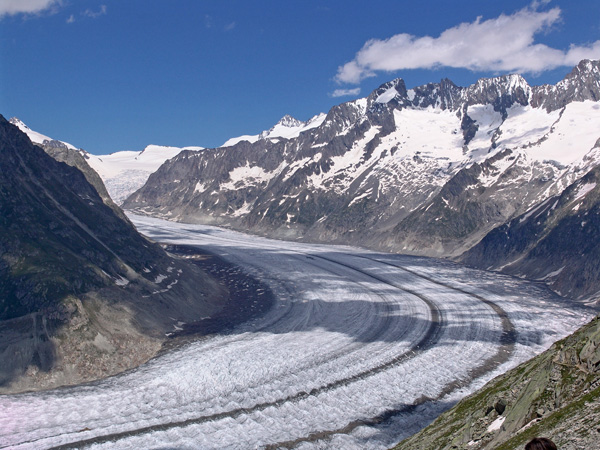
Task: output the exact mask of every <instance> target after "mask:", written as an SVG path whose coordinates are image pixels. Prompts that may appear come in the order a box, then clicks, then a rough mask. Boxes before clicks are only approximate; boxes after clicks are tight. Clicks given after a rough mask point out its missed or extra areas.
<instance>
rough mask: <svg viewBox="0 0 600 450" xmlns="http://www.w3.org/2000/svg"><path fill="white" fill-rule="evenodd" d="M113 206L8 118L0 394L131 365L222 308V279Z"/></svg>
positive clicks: (3, 140) (2, 188)
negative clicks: (150, 236) (175, 254)
mask: <svg viewBox="0 0 600 450" xmlns="http://www.w3.org/2000/svg"><path fill="white" fill-rule="evenodd" d="M58 149H59V150H61V151H62V148H58ZM88 175H89V174H88ZM107 203H109V202H108V201H107V199H106V198H105V199H104V200H103V198H102V197H101V196H100V195H99V193H98V191H97V190H96V189H95V188H94V187H93V186H92V185H91V184H90V183H89V182H88V181H87V179H86V176H84V174H83V173H82V172H81V171H80V170H78V169H77V168H75V167H72V166H69V165H67V164H65V163H62V162H59V161H57V160H55V159H53V158H52V157H50V156H49V155H48V154H46V153H45V152H44V150H42V149H41V148H39V147H37V146H35V145H33V144H32V143H31V142H30V141H29V139H28V138H27V136H26V135H25V134H23V133H22V132H21V131H20V130H19V129H18V128H17V127H15V126H13V125H11V124H9V123H8V122H7V121H6V120H5V119H4V118H2V117H1V116H0V337H1V338H0V392H10V391H19V390H26V389H39V388H44V387H52V386H57V385H61V384H71V383H76V382H81V381H85V380H90V379H95V378H100V377H103V376H107V375H110V374H113V373H116V372H119V371H122V370H125V369H127V368H130V367H133V366H135V365H137V364H139V363H141V362H143V361H145V360H147V359H148V358H150V357H151V356H153V355H154V354H156V352H157V351H158V349H160V346H161V344H162V342H164V341H165V339H166V337H165V333H167V332H169V331H172V329H173V322H174V321H179V320H183V321H185V322H190V321H193V320H194V318H197V319H199V318H200V317H202V316H206V315H208V314H211V313H212V312H214V311H217V310H218V309H219V301H220V300H219V296H220V295H224V292H222V291H221V290H220V288H219V287H218V285H217V283H216V282H214V281H213V280H212V279H210V278H209V277H208V276H207V275H205V274H204V273H202V272H200V271H199V270H198V269H197V268H196V267H194V266H191V265H189V264H187V263H184V262H182V261H179V260H176V259H174V258H172V257H170V256H169V255H167V254H166V253H165V252H164V251H163V250H162V249H161V248H160V247H159V246H158V245H157V244H155V243H152V242H149V241H148V240H147V239H145V238H144V237H142V236H141V235H140V234H138V233H137V231H136V230H135V229H134V227H133V226H132V225H131V224H130V223H129V222H128V221H126V220H123V217H122V213H121V214H117V213H116V212H115V209H114V208H115V207H114V205H111V206H109V205H107ZM199 286H200V287H199ZM175 323H176V322H175Z"/></svg>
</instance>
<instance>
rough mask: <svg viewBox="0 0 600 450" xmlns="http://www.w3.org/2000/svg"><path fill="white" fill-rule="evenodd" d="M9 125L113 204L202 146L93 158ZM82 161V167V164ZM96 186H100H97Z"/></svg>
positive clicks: (15, 122) (23, 126)
mask: <svg viewBox="0 0 600 450" xmlns="http://www.w3.org/2000/svg"><path fill="white" fill-rule="evenodd" d="M9 122H10V123H12V124H13V125H16V126H17V127H18V128H19V129H20V130H21V131H22V132H23V133H25V134H26V135H27V136H28V137H29V139H30V140H31V142H33V143H34V144H37V145H39V146H41V147H42V148H43V149H44V150H46V152H47V153H49V154H50V155H51V156H52V157H54V158H55V159H58V160H59V161H64V162H66V163H67V164H69V165H72V166H75V167H77V168H78V169H79V170H82V171H83V172H84V174H85V175H86V178H87V179H88V181H89V182H90V183H91V184H92V185H93V186H94V187H96V188H97V190H98V192H99V193H100V195H101V197H102V198H103V199H104V198H107V197H108V196H109V195H110V198H111V200H114V202H116V203H117V204H119V203H121V202H122V201H123V200H124V199H125V198H127V197H128V196H129V195H130V194H131V193H132V192H134V191H136V190H137V189H139V188H140V187H142V186H143V185H144V183H145V182H146V180H147V179H148V176H149V175H150V174H151V173H152V172H154V171H156V169H158V168H159V167H160V165H161V164H162V163H164V162H165V161H166V160H168V159H169V158H172V157H173V156H175V155H177V154H178V153H179V152H181V151H182V150H191V151H195V150H201V149H202V147H184V148H179V147H165V146H161V145H148V146H147V147H146V148H145V149H144V150H142V151H120V152H114V153H111V154H110V155H93V154H91V153H88V152H86V151H85V150H83V149H77V148H76V147H74V146H73V145H71V144H69V143H67V142H63V141H58V140H55V139H52V138H50V137H48V136H46V135H44V134H41V133H38V132H37V131H34V130H32V129H31V128H29V127H28V126H27V125H26V124H25V123H23V121H22V120H20V119H18V118H16V117H13V118H12V119H10V120H9ZM78 155H79V156H78ZM84 161H85V164H83V162H84ZM90 168H91V169H90ZM98 180H102V182H103V183H98ZM100 184H102V187H99V185H100ZM105 186H106V187H105Z"/></svg>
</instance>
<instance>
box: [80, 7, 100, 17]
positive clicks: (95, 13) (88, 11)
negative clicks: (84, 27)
mask: <svg viewBox="0 0 600 450" xmlns="http://www.w3.org/2000/svg"><path fill="white" fill-rule="evenodd" d="M81 14H82V15H83V16H85V17H89V18H91V19H97V18H98V17H100V16H104V15H106V5H100V9H99V10H98V11H94V10H92V9H86V10H85V11H84V12H82V13H81Z"/></svg>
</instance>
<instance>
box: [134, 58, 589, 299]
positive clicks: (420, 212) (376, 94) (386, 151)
mask: <svg viewBox="0 0 600 450" xmlns="http://www.w3.org/2000/svg"><path fill="white" fill-rule="evenodd" d="M599 99H600V63H599V62H598V61H589V60H584V61H582V62H581V63H580V64H578V65H577V66H576V67H574V68H573V70H572V71H571V72H570V73H569V74H568V75H567V76H566V77H565V78H564V79H563V80H562V81H560V82H558V83H557V84H556V85H542V86H530V85H529V84H528V83H527V82H526V81H525V79H523V78H522V77H521V76H519V75H505V76H499V77H495V78H488V79H481V80H479V81H478V82H476V83H475V84H473V85H471V86H468V87H459V86H457V85H455V84H454V83H452V81H450V80H448V79H443V80H442V81H441V82H440V83H429V84H427V85H424V86H419V87H416V88H413V89H407V88H406V86H405V84H404V81H403V80H401V79H396V80H393V81H391V82H389V83H386V84H384V85H382V86H380V87H379V88H378V89H376V90H375V91H373V92H372V93H371V94H370V95H369V96H368V97H366V98H361V99H358V100H354V101H351V102H347V103H343V104H341V105H337V106H334V107H333V108H332V109H331V110H330V111H329V112H328V113H327V114H326V115H325V116H324V117H323V116H322V115H319V116H315V117H316V118H315V119H312V120H311V121H309V122H308V123H307V124H302V123H299V122H297V121H296V122H294V121H292V120H291V118H286V121H287V122H288V123H290V122H291V125H292V128H293V129H294V130H303V131H299V132H296V133H290V135H289V137H284V134H283V133H279V135H278V136H276V137H273V136H271V135H269V134H268V133H267V134H265V135H263V136H262V137H261V135H259V136H258V138H257V137H256V136H254V137H252V138H251V139H246V140H244V139H236V140H233V141H231V142H229V143H228V145H227V146H224V147H220V148H216V149H205V150H201V151H181V152H180V153H178V154H177V155H176V156H175V157H173V158H172V159H170V160H169V161H167V162H166V163H165V164H163V165H162V166H161V167H160V168H159V169H158V170H157V171H156V172H154V173H153V174H152V175H150V177H149V178H148V180H147V182H146V184H145V185H144V186H143V187H142V188H140V189H139V190H138V191H137V192H135V193H133V194H132V195H131V196H130V197H129V198H127V199H126V200H125V202H124V203H123V206H124V208H125V209H129V210H132V211H135V212H137V213H142V214H150V215H155V216H159V217H163V218H168V219H170V220H178V221H189V222H202V223H210V224H217V225H221V226H226V227H231V228H234V229H238V230H244V231H249V232H253V233H257V234H261V235H268V236H271V237H277V238H284V239H301V240H307V241H313V242H334V243H353V244H359V245H362V246H365V247H369V248H374V249H379V250H385V251H393V252H400V253H407V254H418V255H426V256H436V257H452V258H458V259H461V260H462V261H464V262H467V263H469V264H472V265H476V266H479V267H484V268H493V269H496V270H504V271H506V272H509V273H513V274H517V275H521V276H525V277H531V278H535V279H540V280H544V281H546V282H548V283H550V284H551V285H552V284H556V288H557V289H558V290H560V289H562V291H561V292H562V293H564V294H569V295H572V296H584V295H588V294H589V293H590V289H592V288H591V287H588V288H582V287H581V285H580V284H577V283H571V284H569V285H568V286H567V285H565V284H564V281H561V274H564V275H566V274H567V272H564V271H563V272H560V271H559V269H560V268H561V266H558V267H556V264H555V263H558V261H555V263H552V264H540V261H542V259H540V258H541V257H540V258H538V260H537V262H536V263H535V264H534V263H532V264H529V265H528V264H526V262H525V261H526V259H523V258H525V256H524V255H517V254H516V253H515V254H513V253H510V255H512V256H514V257H515V258H516V257H517V256H518V257H520V258H521V259H520V260H522V261H523V262H522V263H520V264H519V265H515V264H512V265H505V263H506V262H508V261H505V259H506V258H505V259H502V261H504V263H502V264H500V263H499V261H500V259H499V260H498V261H494V262H490V261H489V255H490V254H489V252H488V253H487V256H488V258H487V259H486V257H485V256H484V255H486V252H485V251H484V250H478V249H474V248H473V247H475V246H477V245H482V246H485V245H488V246H489V242H490V239H492V237H490V238H488V239H487V240H484V238H485V237H486V236H487V235H488V234H489V233H491V232H492V231H494V230H495V229H496V228H497V227H500V226H503V225H506V226H508V224H509V223H510V222H511V221H512V220H514V219H517V218H518V220H523V221H525V219H526V218H528V217H532V214H533V213H532V211H535V210H536V208H539V207H540V205H542V204H545V203H544V202H547V201H549V199H552V198H558V197H560V196H561V195H562V194H563V193H565V192H566V190H568V189H570V191H574V190H576V189H577V187H576V186H577V185H574V183H577V182H578V180H580V179H582V177H584V176H585V175H586V174H588V173H589V172H590V171H591V170H593V169H594V167H596V166H597V165H598V162H599V161H600V153H599V151H600V150H599V147H600V141H599V138H600V127H599V126H598V123H600V103H599V102H598V100H599ZM286 121H284V122H286ZM309 124H310V125H309ZM280 125H281V124H280ZM590 176H591V175H590ZM589 186H591V185H588V187H589ZM578 193H579V194H581V196H580V197H579V198H580V199H584V198H585V199H587V200H586V202H587V203H586V205H588V203H590V206H589V207H591V203H594V201H593V200H592V197H593V196H594V195H595V194H594V193H595V191H594V190H593V189H587V188H586V190H585V192H583V191H578ZM550 206H552V205H550ZM586 207H588V206H586ZM571 211H572V210H571ZM563 213H564V214H563V216H564V215H565V214H566V215H568V214H569V213H568V211H567V210H563ZM580 213H583V210H581V212H580ZM523 218H525V219H523ZM558 223H559V222H557V221H555V220H553V221H550V222H548V223H547V227H546V228H545V231H544V233H546V234H547V233H549V231H550V229H554V228H555V226H556V225H557V224H558ZM594 223H595V222H594V221H587V222H586V224H587V225H586V226H587V227H588V228H587V230H590V233H591V232H592V227H593V224H594ZM497 233H498V232H497V231H496V234H495V236H496V238H495V242H496V243H497V245H503V244H500V243H499V239H501V238H500V237H499V236H500V235H498V234H497ZM527 239H533V241H532V242H529V243H528V244H527V245H525V246H524V247H523V248H522V249H521V251H526V252H527V254H531V256H533V253H531V252H532V251H533V248H534V247H536V246H537V245H538V243H539V244H541V243H542V240H543V239H542V237H541V236H538V235H536V236H535V237H534V236H529V237H528V238H527ZM480 242H481V244H480ZM574 247H577V244H576V243H575V244H574ZM479 248H481V247H479ZM471 249H473V250H472V251H471V252H470V253H469V254H468V255H464V256H461V255H463V254H464V253H465V252H466V251H468V250H471ZM540 252H541V249H540ZM542 253H543V252H541V253H540V254H542ZM586 255H588V254H586ZM589 257H590V258H593V257H594V256H593V255H592V254H589ZM492 258H493V257H492ZM534 265H535V266H536V269H535V270H533V268H532V267H533V266H534ZM590 276H591V274H590ZM567 284H568V283H567ZM561 286H562V287H561Z"/></svg>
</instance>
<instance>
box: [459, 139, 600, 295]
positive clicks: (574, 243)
mask: <svg viewBox="0 0 600 450" xmlns="http://www.w3.org/2000/svg"><path fill="white" fill-rule="evenodd" d="M599 144H600V142H599ZM599 243H600V166H596V167H595V168H593V169H592V170H591V171H590V172H588V173H587V174H586V175H584V176H583V177H581V178H579V179H578V180H577V181H576V182H574V183H573V184H571V185H570V186H568V187H567V188H566V189H565V190H564V191H563V192H562V193H561V194H560V195H556V196H552V197H550V198H548V199H547V200H546V201H544V202H542V203H540V204H538V205H536V206H535V207H533V208H532V209H530V210H529V211H527V212H526V213H525V214H523V215H520V216H518V217H516V218H515V219H513V220H511V221H509V222H507V223H506V224H504V225H501V226H500V227H498V228H496V229H494V230H493V231H491V232H490V233H489V234H488V235H487V236H485V237H484V238H483V239H482V240H481V242H479V243H478V244H477V245H476V246H475V247H473V248H472V249H470V250H469V251H468V252H466V253H465V254H464V255H462V256H461V257H460V260H461V261H462V262H464V263H467V264H470V265H473V266H477V267H482V268H486V269H491V270H499V271H502V272H504V273H508V274H511V275H517V276H519V277H524V278H529V279H535V280H540V281H543V282H545V283H547V284H548V285H549V286H550V287H551V288H552V289H554V290H555V291H557V292H558V293H560V294H561V295H564V296H567V297H569V298H586V297H590V296H594V294H596V293H597V292H599V291H600V247H599V245H598V244H599Z"/></svg>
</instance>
